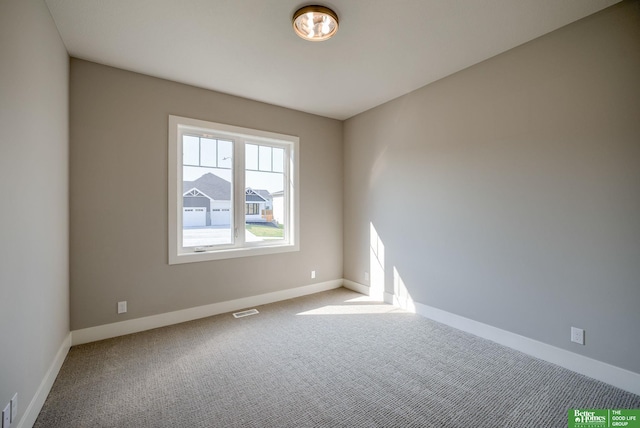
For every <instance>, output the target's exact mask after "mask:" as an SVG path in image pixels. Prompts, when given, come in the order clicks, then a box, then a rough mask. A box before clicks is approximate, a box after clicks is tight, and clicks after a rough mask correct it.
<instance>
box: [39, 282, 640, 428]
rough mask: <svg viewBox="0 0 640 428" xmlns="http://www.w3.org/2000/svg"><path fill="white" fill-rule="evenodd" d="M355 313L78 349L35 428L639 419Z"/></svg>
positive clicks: (269, 314)
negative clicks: (571, 413) (614, 414)
mask: <svg viewBox="0 0 640 428" xmlns="http://www.w3.org/2000/svg"><path fill="white" fill-rule="evenodd" d="M353 299H355V300H353ZM350 300H352V301H350ZM363 300H365V298H363V296H361V295H359V294H357V293H354V292H352V291H349V290H346V289H344V288H341V289H337V290H333V291H328V292H324V293H319V294H315V295H312V296H307V297H302V298H298V299H293V300H288V301H285V302H280V303H275V304H271V305H265V306H259V307H258V310H259V311H260V314H258V315H254V316H251V317H247V318H240V319H235V318H233V317H232V316H231V314H224V315H218V316H214V317H210V318H206V319H202V320H197V321H192V322H189V323H184V324H179V325H175V326H171V327H166V328H162V329H156V330H151V331H147V332H143V333H138V334H133V335H129V336H124V337H119V338H115V339H110V340H104V341H101V342H95V343H90V344H86V345H81V346H75V347H73V348H71V350H70V352H69V354H68V356H67V359H66V361H65V363H64V365H63V367H62V369H61V371H60V374H59V376H58V378H57V379H56V382H55V384H54V386H53V388H52V390H51V393H50V394H49V397H48V398H47V401H46V402H45V404H44V407H43V409H42V411H41V413H40V415H39V417H38V420H37V421H36V423H35V427H47V428H52V427H66V428H68V427H136V428H138V427H143V428H144V427H153V428H162V427H324V426H327V427H461V428H470V427H473V428H480V427H491V428H494V427H536V428H539V427H566V426H567V409H569V408H574V407H581V408H640V396H637V395H634V394H630V393H627V392H624V391H622V390H619V389H616V388H614V387H611V386H608V385H606V384H604V383H601V382H598V381H595V380H593V379H590V378H587V377H584V376H581V375H578V374H576V373H573V372H570V371H568V370H565V369H563V368H560V367H557V366H555V365H552V364H549V363H546V362H544V361H540V360H537V359H534V358H531V357H528V356H526V355H524V354H522V353H519V352H517V351H513V350H511V349H508V348H505V347H503V346H500V345H497V344H495V343H493V342H490V341H487V340H484V339H480V338H478V337H475V336H472V335H469V334H466V333H463V332H460V331H457V330H454V329H452V328H450V327H447V326H445V325H442V324H438V323H435V322H432V321H430V320H427V319H425V318H422V317H420V316H417V315H413V314H410V313H407V312H404V311H401V310H398V309H395V308H393V307H390V306H387V305H381V304H379V303H373V302H367V301H363Z"/></svg>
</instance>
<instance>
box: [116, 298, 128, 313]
mask: <svg viewBox="0 0 640 428" xmlns="http://www.w3.org/2000/svg"><path fill="white" fill-rule="evenodd" d="M125 312H127V301H126V300H125V301H124V302H118V313H119V314H124V313H125Z"/></svg>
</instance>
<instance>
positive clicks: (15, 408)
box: [10, 392, 18, 423]
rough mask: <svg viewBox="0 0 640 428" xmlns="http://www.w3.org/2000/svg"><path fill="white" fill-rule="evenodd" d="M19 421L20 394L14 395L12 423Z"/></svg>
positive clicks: (12, 400)
mask: <svg viewBox="0 0 640 428" xmlns="http://www.w3.org/2000/svg"><path fill="white" fill-rule="evenodd" d="M16 419H18V393H17V392H16V393H15V394H13V398H12V399H11V421H10V422H11V423H13V422H14V421H15V420H16Z"/></svg>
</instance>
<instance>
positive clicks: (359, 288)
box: [342, 279, 371, 296]
mask: <svg viewBox="0 0 640 428" xmlns="http://www.w3.org/2000/svg"><path fill="white" fill-rule="evenodd" d="M342 286H343V287H344V288H348V289H349V290H353V291H355V292H356V293H360V294H364V295H365V296H368V295H369V294H370V291H371V287H368V286H366V285H363V284H360V283H358V282H355V281H351V280H349V279H343V280H342Z"/></svg>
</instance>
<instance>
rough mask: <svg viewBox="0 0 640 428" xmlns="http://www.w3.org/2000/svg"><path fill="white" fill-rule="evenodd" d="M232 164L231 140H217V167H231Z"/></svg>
mask: <svg viewBox="0 0 640 428" xmlns="http://www.w3.org/2000/svg"><path fill="white" fill-rule="evenodd" d="M232 165H233V142H231V141H226V140H218V167H219V168H231V166H232Z"/></svg>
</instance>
